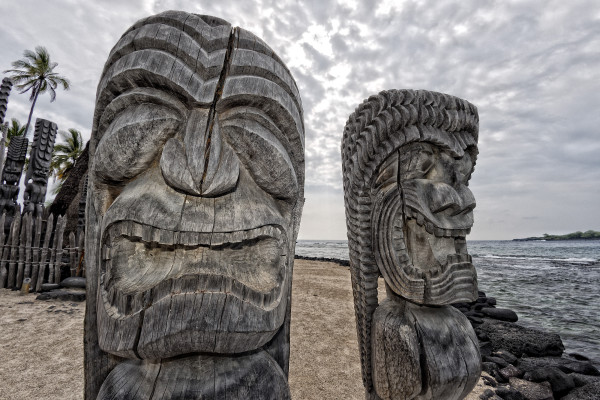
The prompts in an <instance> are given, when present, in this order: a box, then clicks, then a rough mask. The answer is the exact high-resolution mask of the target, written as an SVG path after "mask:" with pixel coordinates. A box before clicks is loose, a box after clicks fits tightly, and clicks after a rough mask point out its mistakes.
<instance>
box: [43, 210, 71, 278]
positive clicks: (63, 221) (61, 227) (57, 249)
mask: <svg viewBox="0 0 600 400" xmlns="http://www.w3.org/2000/svg"><path fill="white" fill-rule="evenodd" d="M66 225H67V218H66V217H65V216H62V215H60V216H59V217H58V219H57V220H56V230H55V232H54V249H53V253H54V257H53V260H52V264H53V267H54V271H53V272H54V283H60V272H61V266H62V254H63V246H62V245H63V233H64V231H65V226H66ZM50 271H51V272H52V268H50ZM48 281H50V278H48Z"/></svg>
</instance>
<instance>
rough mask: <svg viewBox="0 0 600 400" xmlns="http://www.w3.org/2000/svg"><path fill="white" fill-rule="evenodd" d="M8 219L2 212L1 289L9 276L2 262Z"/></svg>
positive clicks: (0, 226) (0, 240) (0, 225)
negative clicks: (5, 225) (6, 220)
mask: <svg viewBox="0 0 600 400" xmlns="http://www.w3.org/2000/svg"><path fill="white" fill-rule="evenodd" d="M0 165H1V164H0ZM5 219H6V213H2V217H0V289H1V288H3V287H4V285H5V282H4V281H5V280H6V278H7V276H8V271H7V270H6V268H5V267H4V262H2V258H1V257H2V253H3V252H4V246H5V244H4V241H5V240H6V234H5V232H4V221H5Z"/></svg>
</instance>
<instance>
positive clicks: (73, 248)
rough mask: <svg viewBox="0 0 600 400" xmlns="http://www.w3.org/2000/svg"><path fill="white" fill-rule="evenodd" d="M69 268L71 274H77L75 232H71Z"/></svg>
mask: <svg viewBox="0 0 600 400" xmlns="http://www.w3.org/2000/svg"><path fill="white" fill-rule="evenodd" d="M69 269H70V270H71V276H77V274H76V271H77V241H76V240H75V232H71V233H70V234H69Z"/></svg>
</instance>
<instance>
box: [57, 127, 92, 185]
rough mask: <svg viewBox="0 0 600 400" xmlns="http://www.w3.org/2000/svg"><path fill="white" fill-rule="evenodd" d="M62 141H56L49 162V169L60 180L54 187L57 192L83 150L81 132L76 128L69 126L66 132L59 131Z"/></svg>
mask: <svg viewBox="0 0 600 400" xmlns="http://www.w3.org/2000/svg"><path fill="white" fill-rule="evenodd" d="M59 135H60V137H61V138H62V140H63V141H64V143H58V144H57V145H55V146H54V151H53V153H52V162H51V163H50V171H52V172H51V173H52V175H54V176H55V178H57V179H58V180H59V181H60V184H59V185H57V187H56V188H55V189H54V192H55V193H58V191H59V190H60V188H61V186H62V182H64V180H65V179H66V178H67V176H69V172H71V169H73V166H75V161H76V160H77V158H79V156H80V155H81V152H82V151H83V148H84V146H83V140H82V138H81V132H79V131H78V130H77V129H73V128H70V129H69V130H68V131H67V132H65V131H61V132H59Z"/></svg>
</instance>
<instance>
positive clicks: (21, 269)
mask: <svg viewBox="0 0 600 400" xmlns="http://www.w3.org/2000/svg"><path fill="white" fill-rule="evenodd" d="M30 217H31V214H25V215H24V216H23V219H22V220H21V234H20V235H19V253H18V257H19V258H18V264H17V280H16V282H15V288H17V289H21V285H22V284H23V278H24V276H23V275H24V274H25V244H26V242H27V226H28V225H29V221H30V219H31V218H30ZM29 231H30V232H31V228H29Z"/></svg>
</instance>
